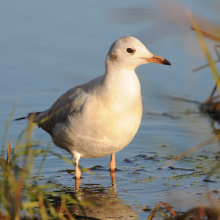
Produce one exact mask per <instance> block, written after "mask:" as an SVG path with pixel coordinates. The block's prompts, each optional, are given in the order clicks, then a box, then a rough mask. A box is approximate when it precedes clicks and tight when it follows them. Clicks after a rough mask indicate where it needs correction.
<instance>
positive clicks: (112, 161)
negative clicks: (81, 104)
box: [110, 154, 116, 171]
mask: <svg viewBox="0 0 220 220" xmlns="http://www.w3.org/2000/svg"><path fill="white" fill-rule="evenodd" d="M115 167H116V163H115V154H112V155H111V160H110V170H112V171H113V170H115Z"/></svg>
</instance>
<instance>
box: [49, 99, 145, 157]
mask: <svg viewBox="0 0 220 220" xmlns="http://www.w3.org/2000/svg"><path fill="white" fill-rule="evenodd" d="M91 106H92V105H91ZM94 106H95V105H94ZM94 108H95V107H94ZM128 109H129V110H128ZM86 111H88V112H89V114H87V113H86ZM87 115H89V117H87ZM141 117H142V104H141V97H140V98H139V99H137V100H136V101H135V102H134V103H131V106H130V108H128V107H127V106H126V111H124V110H123V108H122V109H120V110H117V111H116V110H112V109H110V108H106V107H105V106H103V108H100V106H99V110H98V111H97V109H93V107H91V108H88V109H86V110H85V111H84V112H83V114H81V115H79V116H78V117H71V116H70V117H69V120H68V121H67V122H65V123H59V124H57V125H56V126H55V128H54V130H53V135H52V140H53V142H54V144H55V145H57V146H58V147H61V148H63V149H65V150H67V151H68V152H69V153H71V154H72V155H73V156H74V155H75V154H76V153H78V154H80V156H81V157H84V158H95V157H104V156H107V155H110V154H113V153H116V152H117V151H120V150H122V149H123V148H124V147H126V146H127V145H128V144H129V143H130V142H131V140H132V139H133V137H134V136H135V134H136V132H137V130H138V128H139V126H140V122H141Z"/></svg>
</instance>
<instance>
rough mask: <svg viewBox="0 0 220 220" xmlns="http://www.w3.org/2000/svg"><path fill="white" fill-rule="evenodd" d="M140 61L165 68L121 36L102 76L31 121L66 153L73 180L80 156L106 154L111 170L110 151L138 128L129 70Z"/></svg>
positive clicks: (135, 89) (134, 82)
mask: <svg viewBox="0 0 220 220" xmlns="http://www.w3.org/2000/svg"><path fill="white" fill-rule="evenodd" d="M146 63H160V64H165V65H171V64H170V62H169V61H168V60H166V59H164V58H162V57H159V56H156V55H153V54H152V53H150V52H149V51H148V50H147V48H146V47H145V46H144V45H143V44H142V43H141V42H140V41H139V40H138V39H136V38H134V37H130V36H127V37H122V38H120V39H118V40H117V41H115V42H114V43H113V44H112V46H111V47H110V49H109V52H108V54H107V57H106V61H105V64H106V65H105V68H106V70H105V74H104V75H102V76H99V77H97V78H95V79H93V80H92V81H90V82H88V83H86V84H83V85H79V86H76V87H74V88H72V89H70V90H68V91H67V92H66V93H64V94H63V95H62V96H60V98H59V99H58V100H57V101H56V102H55V103H54V104H53V105H52V106H51V107H50V108H49V109H47V110H46V111H43V112H37V113H35V115H34V119H33V121H34V122H35V123H37V124H38V126H39V127H41V128H42V129H43V130H45V131H46V132H48V133H49V134H50V135H51V137H52V140H53V142H54V144H55V145H56V146H58V147H60V148H63V149H65V150H66V151H68V152H69V153H70V154H71V155H72V157H73V159H74V160H75V177H76V179H80V176H81V172H80V170H79V167H78V163H79V159H80V158H81V157H84V158H95V157H104V156H107V155H111V161H110V169H111V170H115V167H116V164H115V153H116V152H118V151H120V150H122V149H123V148H124V147H126V146H127V145H128V144H129V143H130V142H131V140H132V139H133V137H134V136H135V134H136V133H137V130H138V128H139V126H140V122H141V117H142V99H141V89H140V83H139V80H138V77H137V75H136V73H135V71H134V70H135V68H136V67H138V66H139V65H142V64H146ZM31 115H32V116H33V113H31V114H29V115H28V116H27V117H25V118H28V119H30V118H33V117H31ZM20 119H24V118H19V119H16V120H20Z"/></svg>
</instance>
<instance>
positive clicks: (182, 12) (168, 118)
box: [0, 0, 220, 217]
mask: <svg viewBox="0 0 220 220" xmlns="http://www.w3.org/2000/svg"><path fill="white" fill-rule="evenodd" d="M219 8H220V3H219V1H217V0H213V1H211V2H210V1H205V0H195V1H190V0H184V1H183V0H182V1H181V0H179V1H174V0H173V1H172V0H166V1H159V0H154V1H146V0H145V1H144V0H140V1H125V0H122V1H118V2H117V3H116V1H108V2H107V1H106V2H103V1H100V0H96V1H57V0H54V1H23V0H21V1H17V2H7V1H4V2H3V1H2V2H1V3H0V21H1V22H0V30H1V35H0V66H1V74H0V79H1V80H0V103H1V108H0V112H1V117H0V134H1V136H2V137H3V133H4V128H5V125H6V122H7V119H8V117H9V114H10V111H11V109H12V108H13V106H14V104H15V103H16V109H15V114H14V117H13V118H18V117H23V116H26V115H27V113H29V112H33V111H42V110H45V109H47V108H49V107H50V106H51V105H52V104H53V103H54V102H55V101H56V99H57V98H58V97H59V96H60V95H61V94H63V93H64V92H65V91H67V90H68V89H69V88H71V87H74V86H76V85H78V84H83V83H85V82H87V81H89V80H91V79H93V78H95V77H97V76H99V75H102V74H104V72H105V63H104V62H105V56H106V54H107V52H108V50H109V47H110V46H111V44H112V43H113V42H114V41H115V40H116V39H118V38H120V37H123V36H128V35H130V36H134V37H136V38H138V39H139V40H140V41H142V42H143V43H144V44H145V45H146V47H147V48H148V49H149V51H150V52H151V53H153V54H156V55H158V56H161V57H164V58H166V59H168V60H169V61H170V62H171V63H172V66H171V67H170V66H163V65H157V64H148V65H144V66H140V67H138V68H137V69H136V73H137V75H138V77H139V79H140V83H141V87H142V96H143V103H144V115H143V120H142V124H141V127H140V129H139V131H138V134H137V135H136V137H135V138H134V140H133V141H132V142H131V143H130V144H129V146H128V147H126V148H125V149H123V150H122V151H120V152H119V153H117V154H116V162H117V167H118V168H119V170H121V172H120V171H118V173H116V178H117V180H121V181H119V182H118V183H117V187H118V194H119V197H120V198H122V197H123V196H124V195H125V194H126V195H127V194H129V195H130V196H128V195H127V196H126V198H125V200H127V201H128V203H129V204H130V205H131V206H133V207H134V206H135V207H136V204H137V203H139V207H142V206H143V205H149V206H153V205H154V204H155V203H157V202H158V201H160V200H167V201H174V200H173V198H174V197H175V195H176V194H175V193H178V192H179V191H180V190H182V192H183V194H184V195H186V193H188V194H190V195H192V194H193V195H192V196H195V195H196V193H203V188H202V187H200V188H199V185H204V184H202V180H203V179H204V178H201V180H199V181H198V184H197V185H196V184H195V186H196V188H193V189H192V186H191V185H192V184H194V183H192V182H194V181H193V180H190V181H189V182H185V183H184V184H182V185H181V184H180V185H179V186H178V184H176V183H175V184H174V183H173V184H171V185H170V187H167V186H165V185H164V183H166V181H165V178H166V177H168V176H169V175H171V171H168V170H166V171H164V172H163V173H157V172H158V171H156V170H157V168H158V166H162V163H161V164H159V165H158V164H156V165H155V163H157V162H158V161H157V160H155V161H156V162H155V161H146V160H144V161H142V160H141V159H140V160H138V161H136V162H134V161H133V162H131V161H132V160H133V159H132V158H133V157H134V156H136V155H143V154H145V153H146V154H149V155H151V154H152V156H153V157H154V158H155V155H159V157H161V158H160V159H159V161H163V160H166V159H168V156H171V155H177V154H179V153H181V152H183V151H185V150H187V149H189V148H191V147H192V146H193V145H196V144H199V143H201V142H203V141H205V140H207V139H208V138H210V137H213V136H214V133H213V127H212V121H210V119H209V118H208V117H207V116H205V115H203V114H201V112H199V109H198V107H197V106H196V105H195V104H191V103H188V102H183V101H177V100H173V99H171V98H167V96H169V97H170V96H175V97H183V98H187V99H190V100H197V101H199V102H203V101H205V100H206V99H207V98H208V97H209V95H210V93H211V90H212V89H213V87H214V80H213V77H212V75H211V73H210V69H209V67H207V68H204V69H202V70H200V71H197V72H192V70H193V69H195V68H197V67H199V66H202V65H205V64H206V63H207V61H206V59H205V56H204V54H203V52H202V49H201V48H200V45H199V42H198V38H197V35H196V33H195V31H193V30H191V24H190V21H189V19H188V16H187V11H191V12H192V14H193V16H194V17H195V19H196V20H197V22H198V24H199V26H200V27H201V29H203V30H206V31H208V32H209V33H212V34H213V35H216V36H217V35H218V36H219V35H220V31H219V29H218V27H216V26H215V25H216V24H219V22H220V17H219ZM206 43H207V46H208V48H209V50H210V53H211V54H212V56H213V59H214V60H215V59H217V55H216V53H215V51H214V49H213V47H214V45H216V44H217V42H216V41H212V40H210V39H206ZM218 67H219V63H218V64H217V68H218ZM164 113H166V114H165V115H164ZM26 123H27V122H26V121H19V122H12V123H11V125H10V128H9V131H8V136H7V137H8V140H9V138H10V137H11V136H12V137H13V140H16V138H17V137H18V135H19V133H20V132H21V130H22V129H24V128H25V126H26ZM34 138H35V139H43V140H44V141H45V142H49V141H50V136H49V135H48V134H46V133H45V132H44V131H42V130H41V129H36V130H35V132H34ZM162 146H164V147H162ZM42 148H44V146H43V145H42ZM52 148H53V150H54V151H56V152H58V153H59V154H61V155H64V156H65V155H66V157H68V158H70V156H69V155H68V154H66V152H65V151H62V150H61V149H58V148H57V147H55V146H54V145H53V146H52ZM218 151H219V146H218V144H217V143H215V144H212V145H210V146H209V147H208V151H207V152H206V153H207V154H210V155H212V152H218ZM210 152H211V153H210ZM163 157H164V158H165V159H162V158H163ZM208 157H209V156H208ZM210 157H211V156H210ZM128 158H129V159H130V162H131V163H126V161H125V159H128ZM109 159H110V158H99V159H82V160H80V163H81V165H82V166H84V167H87V168H91V167H93V166H95V165H101V166H102V167H103V170H102V169H101V170H99V171H97V172H98V175H101V176H102V179H97V178H96V177H94V176H90V175H89V174H84V178H83V179H82V186H83V184H84V185H85V184H88V183H91V182H92V183H94V184H101V185H102V186H103V187H107V186H109V185H111V180H110V177H109V172H108V170H107V169H108V166H109V162H106V161H107V160H109ZM197 162H198V161H197V160H193V159H192V161H184V162H183V163H184V165H182V166H183V167H189V168H191V167H195V164H196V163H197ZM148 163H149V164H148ZM37 165H38V162H37V161H36V166H37ZM140 166H143V167H144V170H142V171H143V172H142V173H141V172H140V173H141V175H136V174H134V170H135V169H137V167H140ZM68 168H69V169H73V167H71V166H70V165H67V164H65V163H64V162H63V161H60V160H59V159H58V158H56V157H54V156H53V155H49V156H48V159H47V162H46V165H45V167H44V170H43V173H44V175H45V176H53V177H54V178H55V179H56V176H57V172H58V170H60V169H68ZM122 170H125V173H123V172H122ZM128 170H130V171H129V172H130V173H132V175H129V172H128ZM66 175H67V174H66ZM135 175H136V176H135ZM152 177H154V178H156V179H157V180H156V182H154V185H152V184H151V185H147V184H145V185H144V184H142V183H143V182H141V181H142V180H143V179H145V178H152ZM135 179H138V180H139V183H133V182H132V181H134V180H135ZM217 179H218V178H217ZM151 180H152V179H151ZM56 181H58V182H60V183H62V184H64V185H67V186H68V185H73V184H74V183H73V182H70V181H73V180H72V179H71V178H69V177H66V176H65V174H63V177H62V178H60V179H59V178H58V179H56ZM216 181H217V182H218V181H219V180H216ZM145 183H146V182H145ZM134 184H136V185H134ZM149 184H150V183H149ZM174 185H175V186H176V188H175V189H174V188H173V186H174ZM124 188H126V189H127V190H128V191H129V189H130V191H129V192H128V193H125V192H124ZM216 188H218V186H217V185H213V188H212V189H213V190H215V189H216ZM104 189H105V188H104ZM87 193H88V192H87ZM143 193H146V198H143V196H142V195H143ZM169 193H170V194H169ZM166 194H169V195H172V196H168V198H166V196H165V195H166ZM147 195H148V196H147ZM161 196H163V197H162V198H161ZM158 197H160V198H158ZM171 197H172V199H171ZM177 197H178V196H177ZM123 198H124V197H123ZM191 198H192V197H190V196H189V199H191ZM194 198H196V199H197V200H196V201H199V199H201V198H203V196H199V195H198V196H197V197H194ZM183 200H184V201H186V200H187V199H186V198H184V199H183ZM133 201H135V202H133ZM124 203H125V202H124ZM184 204H185V206H184V205H182V201H181V202H179V203H178V202H177V203H176V204H175V207H176V209H178V210H186V209H187V208H189V207H190V206H191V205H189V204H186V203H184ZM134 209H135V208H134ZM136 210H138V211H140V210H142V209H141V208H136ZM139 216H142V214H139ZM142 217H143V216H142Z"/></svg>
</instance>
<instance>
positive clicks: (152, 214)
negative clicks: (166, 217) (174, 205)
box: [147, 202, 177, 220]
mask: <svg viewBox="0 0 220 220" xmlns="http://www.w3.org/2000/svg"><path fill="white" fill-rule="evenodd" d="M161 205H164V206H165V208H166V209H167V210H168V211H169V212H170V213H172V214H173V216H174V217H177V214H176V212H175V211H174V210H173V209H171V208H170V207H169V206H168V205H167V204H166V203H165V202H160V203H159V204H158V205H157V206H156V208H155V209H154V210H153V212H151V214H150V216H149V217H148V219H147V220H151V219H152V218H153V217H154V215H155V213H156V211H157V210H158V209H159V208H160V207H161Z"/></svg>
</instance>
